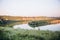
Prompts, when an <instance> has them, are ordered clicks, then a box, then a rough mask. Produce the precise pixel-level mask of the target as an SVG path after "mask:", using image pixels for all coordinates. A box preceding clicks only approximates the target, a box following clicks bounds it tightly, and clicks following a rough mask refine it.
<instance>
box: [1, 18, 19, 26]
mask: <svg viewBox="0 0 60 40" xmlns="http://www.w3.org/2000/svg"><path fill="white" fill-rule="evenodd" d="M16 22H20V21H15V20H5V19H3V18H2V19H0V26H3V27H4V26H9V27H11V26H13V25H14V23H16Z"/></svg>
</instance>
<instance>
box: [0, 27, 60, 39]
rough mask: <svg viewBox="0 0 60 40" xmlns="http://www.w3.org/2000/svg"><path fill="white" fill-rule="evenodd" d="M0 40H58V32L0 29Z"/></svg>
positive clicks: (59, 36) (59, 33) (59, 35)
mask: <svg viewBox="0 0 60 40" xmlns="http://www.w3.org/2000/svg"><path fill="white" fill-rule="evenodd" d="M0 40H60V31H59V32H58V31H56V32H52V31H43V30H42V31H41V30H40V31H39V30H23V29H13V28H10V27H0Z"/></svg>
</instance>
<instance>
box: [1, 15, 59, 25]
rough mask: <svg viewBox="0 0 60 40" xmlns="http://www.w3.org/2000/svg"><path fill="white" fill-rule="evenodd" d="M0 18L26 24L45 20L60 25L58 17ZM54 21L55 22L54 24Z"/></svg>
mask: <svg viewBox="0 0 60 40" xmlns="http://www.w3.org/2000/svg"><path fill="white" fill-rule="evenodd" d="M0 17H1V18H4V19H5V20H18V21H22V23H28V22H30V21H36V20H47V21H48V22H51V23H53V24H54V23H60V19H59V18H60V17H59V18H58V17H46V16H35V17H26V16H25V17H22V16H0ZM55 21H56V22H55Z"/></svg>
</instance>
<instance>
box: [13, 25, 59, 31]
mask: <svg viewBox="0 0 60 40" xmlns="http://www.w3.org/2000/svg"><path fill="white" fill-rule="evenodd" d="M13 28H14V29H19V28H21V29H28V30H31V29H33V30H38V29H40V30H51V31H60V24H52V25H46V26H39V27H35V28H32V27H30V26H29V25H28V24H21V25H15V26H13Z"/></svg>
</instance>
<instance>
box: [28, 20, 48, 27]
mask: <svg viewBox="0 0 60 40" xmlns="http://www.w3.org/2000/svg"><path fill="white" fill-rule="evenodd" d="M48 24H49V23H48V21H46V20H40V21H32V22H29V23H28V25H29V26H31V27H38V26H44V25H48Z"/></svg>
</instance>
